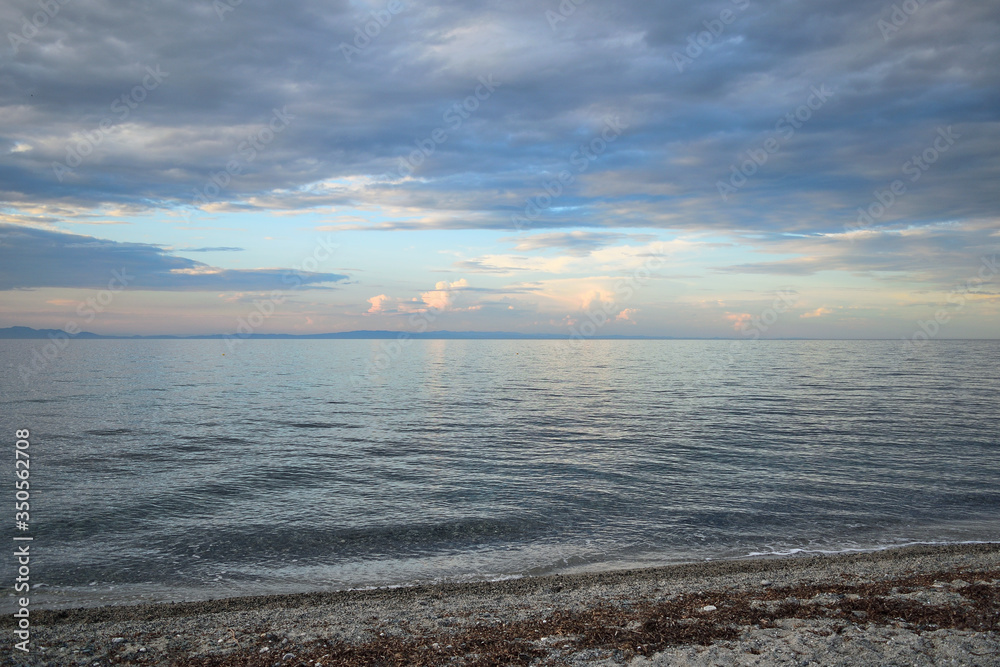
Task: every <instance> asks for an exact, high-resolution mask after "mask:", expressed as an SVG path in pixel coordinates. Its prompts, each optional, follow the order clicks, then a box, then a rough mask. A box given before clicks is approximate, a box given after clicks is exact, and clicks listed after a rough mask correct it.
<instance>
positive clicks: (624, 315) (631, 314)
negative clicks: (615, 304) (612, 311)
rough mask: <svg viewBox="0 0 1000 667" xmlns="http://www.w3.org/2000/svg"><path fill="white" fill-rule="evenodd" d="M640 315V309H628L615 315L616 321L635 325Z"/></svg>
mask: <svg viewBox="0 0 1000 667" xmlns="http://www.w3.org/2000/svg"><path fill="white" fill-rule="evenodd" d="M638 314H639V309H638V308H626V309H625V310H623V311H622V312H620V313H618V314H617V315H615V320H616V321H618V322H629V323H630V324H635V316H636V315H638Z"/></svg>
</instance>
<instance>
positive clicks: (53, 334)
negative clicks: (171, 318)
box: [0, 327, 669, 340]
mask: <svg viewBox="0 0 1000 667" xmlns="http://www.w3.org/2000/svg"><path fill="white" fill-rule="evenodd" d="M401 335H404V336H408V337H410V338H413V339H417V340H419V339H423V340H566V339H568V338H572V336H571V335H569V334H526V333H515V332H510V331H426V332H424V333H410V332H406V331H343V332H339V333H322V334H250V335H248V336H235V335H234V334H200V335H193V336H170V335H165V334H164V335H153V336H102V335H101V334H95V333H90V332H89V331H81V332H80V333H78V334H76V335H71V334H68V333H66V332H65V331H63V330H61V329H32V328H31V327H7V328H6V329H0V339H12V338H21V339H26V338H65V337H69V338H73V339H104V340H206V339H207V340H213V339H215V340H224V339H227V338H247V339H251V340H330V339H386V338H399V337H400V336H401ZM587 338H591V339H604V340H662V339H664V338H669V337H668V336H600V335H594V336H588V337H587Z"/></svg>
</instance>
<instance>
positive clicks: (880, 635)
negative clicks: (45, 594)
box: [3, 544, 1000, 667]
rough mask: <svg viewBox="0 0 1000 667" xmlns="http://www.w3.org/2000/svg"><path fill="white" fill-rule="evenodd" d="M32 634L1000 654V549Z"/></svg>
mask: <svg viewBox="0 0 1000 667" xmlns="http://www.w3.org/2000/svg"><path fill="white" fill-rule="evenodd" d="M12 621H13V619H12V618H11V617H9V616H7V617H4V620H3V624H4V626H5V630H6V632H7V633H8V635H9V633H10V631H11V630H12V629H13V624H12ZM32 629H33V633H32V638H31V645H30V648H31V652H30V653H28V654H20V652H19V651H13V650H9V651H6V652H5V653H6V656H5V658H4V663H3V664H24V665H52V666H56V665H93V666H97V665H197V666H203V667H209V666H218V667H223V666H228V665H254V666H268V667H270V666H272V665H290V666H300V665H305V666H307V667H322V666H324V665H327V666H329V665H633V666H637V667H638V666H645V665H706V666H707V665H870V664H883V665H941V664H948V665H952V664H953V665H1000V545H998V544H969V545H948V546H914V547H905V548H899V549H893V550H886V551H879V552H869V553H855V554H841V555H828V556H801V555H800V556H794V557H785V558H762V559H746V560H727V561H710V562H701V563H694V564H686V565H676V566H670V567H662V568H652V569H641V570H622V571H611V572H600V573H590V574H574V575H554V576H546V577H535V578H522V579H513V580H506V581H497V582H484V583H471V584H470V583H465V584H439V585H434V586H413V587H403V588H389V589H374V590H354V591H339V592H327V593H314V594H299V595H288V596H261V597H241V598H229V599H222V600H212V601H205V602H190V603H183V602H182V603H169V604H155V605H142V606H108V607H96V608H82V609H68V610H38V611H33V612H32Z"/></svg>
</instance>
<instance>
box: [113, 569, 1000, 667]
mask: <svg viewBox="0 0 1000 667" xmlns="http://www.w3.org/2000/svg"><path fill="white" fill-rule="evenodd" d="M963 577H967V578H974V579H976V580H980V581H982V580H988V581H991V582H994V583H990V584H984V583H973V584H965V585H961V586H958V587H948V589H947V590H948V591H949V592H952V593H956V594H957V595H959V596H961V598H962V601H963V603H962V604H950V603H946V604H930V603H927V602H921V601H919V600H916V599H912V598H907V597H903V596H905V595H907V594H909V593H914V592H920V591H927V590H928V589H932V588H933V587H941V588H943V587H945V586H946V585H947V584H948V583H950V582H953V581H956V580H958V579H962V578H963ZM997 580H1000V571H990V572H978V573H972V572H962V571H955V572H937V573H933V574H924V575H913V576H908V577H901V578H895V579H891V580H886V581H878V582H871V583H862V584H846V583H835V582H831V583H816V584H800V585H795V586H789V587H784V588H766V589H758V590H753V591H747V592H734V591H729V590H719V591H709V592H701V593H696V594H687V595H680V596H678V597H676V598H674V599H667V600H660V601H649V602H638V601H635V602H633V603H631V604H629V603H627V602H626V603H603V604H601V605H598V606H595V607H592V608H590V609H585V610H582V611H580V610H557V611H555V612H553V613H551V614H550V615H548V616H545V617H537V618H531V619H527V620H520V621H516V622H510V623H505V622H502V621H498V620H496V619H480V620H479V622H478V623H477V624H476V625H475V626H472V627H469V626H466V627H460V628H456V629H455V630H454V631H445V630H442V631H437V632H427V633H423V634H420V633H416V634H414V633H412V632H409V633H408V632H407V631H408V630H409V629H408V628H407V627H405V625H404V627H403V628H402V629H403V631H404V634H403V635H399V634H394V633H398V632H399V628H398V627H397V628H395V629H390V628H382V627H372V628H370V629H369V634H370V635H371V638H370V639H368V640H367V641H360V642H357V643H348V642H342V641H341V642H317V643H313V644H309V645H304V646H301V647H296V648H295V650H294V651H293V650H292V649H289V651H288V652H287V653H286V654H285V655H282V654H281V653H282V650H283V649H282V650H279V651H276V652H274V653H271V652H269V651H264V652H262V648H263V647H261V646H260V645H258V646H252V647H247V648H242V649H238V650H236V651H234V652H233V653H230V654H228V655H222V656H204V657H198V658H194V659H189V660H187V661H185V660H184V659H183V658H181V656H176V657H177V658H178V659H179V660H180V662H177V663H175V664H187V665H193V666H196V667H229V666H232V665H248V666H254V667H271V666H272V665H275V664H281V665H290V666H296V665H307V666H314V665H316V664H317V663H319V664H322V665H324V666H331V665H342V666H345V667H353V666H358V667H361V666H365V667H367V666H377V665H384V666H387V667H389V666H392V667H397V666H398V667H402V666H404V665H415V666H425V665H426V666H431V665H443V664H449V665H469V666H483V667H487V666H499V665H530V664H539V665H543V664H544V665H558V664H566V662H565V658H566V657H568V656H569V655H571V654H577V653H579V652H581V651H587V650H590V651H598V652H604V653H605V654H606V655H608V656H610V657H614V658H617V659H621V660H624V659H628V658H630V657H632V656H635V655H651V654H653V653H656V652H658V651H662V650H663V649H665V648H667V647H669V646H677V645H690V644H702V645H707V644H711V643H712V642H716V641H720V640H735V639H738V638H739V637H740V635H741V634H742V632H743V630H742V628H744V627H746V626H757V627H770V626H773V625H774V624H775V623H777V622H779V621H782V620H787V619H802V620H806V619H830V620H833V621H836V622H838V623H837V624H835V625H834V627H833V630H831V631H830V632H840V631H842V630H843V629H844V628H845V627H847V625H848V624H857V623H863V624H868V623H871V624H878V625H899V626H906V627H908V628H910V629H912V630H914V631H916V632H921V631H925V630H938V629H957V630H976V631H980V632H989V631H993V632H995V631H997V630H1000V588H998V586H997V585H996V583H995V582H996V581H997ZM119 664H141V663H130V662H123V663H119Z"/></svg>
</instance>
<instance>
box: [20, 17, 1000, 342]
mask: <svg viewBox="0 0 1000 667" xmlns="http://www.w3.org/2000/svg"><path fill="white" fill-rule="evenodd" d="M0 30H2V33H3V35H4V39H3V44H0V290H2V298H0V326H15V325H22V326H32V327H36V328H67V327H74V326H75V327H78V328H79V329H82V330H87V331H93V332H96V333H103V334H156V333H167V334H198V333H222V334H226V333H231V332H235V331H237V330H238V329H239V327H244V329H246V328H247V327H250V328H252V330H253V331H255V332H258V333H275V332H289V333H321V332H335V331H351V330H358V329H386V330H392V331H400V332H405V331H428V330H430V331H433V330H452V331H465V330H468V331H511V332H525V333H535V332H537V333H543V332H544V333H567V334H570V335H575V334H576V333H577V332H582V334H585V335H653V336H657V335H659V336H676V337H731V338H743V337H753V338H758V337H763V338H780V337H809V338H907V339H914V337H915V336H923V335H926V336H928V337H942V338H995V337H996V336H997V332H998V331H1000V327H998V324H1000V289H998V286H1000V279H998V278H997V273H998V268H997V264H996V257H997V255H1000V252H998V251H1000V187H998V185H997V184H998V183H1000V150H998V149H1000V70H998V68H997V63H998V62H1000V8H998V6H997V5H996V3H994V2H958V1H952V0H936V1H935V0H923V1H921V0H906V1H904V2H889V1H888V0H886V1H885V2H879V1H875V2H872V1H871V0H864V1H861V0H857V1H855V0H837V1H836V2H833V1H829V2H790V1H784V0H781V1H775V2H761V1H757V0H719V1H715V2H675V1H670V0H667V1H659V2H649V1H648V0H614V1H610V0H607V1H605V0H505V1H503V2H500V1H494V2H474V1H468V0H463V1H461V2H459V1H458V0H454V1H448V0H443V1H433V2H432V1H423V2H418V1H416V0H373V1H371V2H368V1H362V0H355V1H347V0H344V1H341V0H327V1H319V0H303V1H301V2H295V3H266V2H263V1H261V0H184V1H179V0H161V1H160V2H156V3H145V2H104V1H98V0H44V1H42V2H37V1H36V0H8V1H7V2H5V3H3V6H2V7H0ZM921 332H924V333H921Z"/></svg>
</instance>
